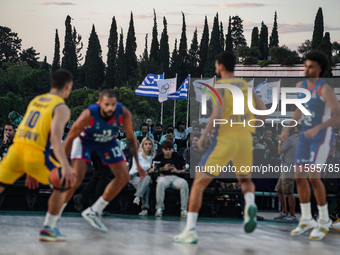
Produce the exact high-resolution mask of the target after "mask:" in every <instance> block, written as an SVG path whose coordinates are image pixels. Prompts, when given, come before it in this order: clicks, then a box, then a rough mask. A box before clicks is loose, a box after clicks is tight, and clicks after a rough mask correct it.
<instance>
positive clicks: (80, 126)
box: [64, 108, 91, 156]
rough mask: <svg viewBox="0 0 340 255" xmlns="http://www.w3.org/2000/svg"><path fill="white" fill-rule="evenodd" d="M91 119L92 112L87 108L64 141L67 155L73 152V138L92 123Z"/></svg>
mask: <svg viewBox="0 0 340 255" xmlns="http://www.w3.org/2000/svg"><path fill="white" fill-rule="evenodd" d="M90 120H91V112H90V109H88V108H87V109H85V110H84V111H83V112H82V113H81V114H80V116H79V118H78V119H77V120H76V121H75V122H74V124H73V125H72V127H71V129H70V131H69V132H68V134H67V137H66V140H65V142H64V149H65V152H66V155H67V156H69V155H70V153H71V149H72V142H73V140H74V139H75V138H76V137H78V136H79V135H80V133H81V132H82V131H83V130H84V128H85V127H86V126H88V125H89V124H90Z"/></svg>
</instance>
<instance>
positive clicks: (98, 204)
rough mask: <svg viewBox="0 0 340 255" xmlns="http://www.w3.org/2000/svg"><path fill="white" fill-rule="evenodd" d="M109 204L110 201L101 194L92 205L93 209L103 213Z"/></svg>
mask: <svg viewBox="0 0 340 255" xmlns="http://www.w3.org/2000/svg"><path fill="white" fill-rule="evenodd" d="M108 204H109V202H107V201H105V200H104V198H103V197H102V196H101V197H100V198H98V200H97V201H96V202H95V203H94V204H93V205H92V206H91V208H92V210H93V211H95V212H97V213H99V214H100V213H102V212H103V210H104V208H105V207H106V206H107V205H108Z"/></svg>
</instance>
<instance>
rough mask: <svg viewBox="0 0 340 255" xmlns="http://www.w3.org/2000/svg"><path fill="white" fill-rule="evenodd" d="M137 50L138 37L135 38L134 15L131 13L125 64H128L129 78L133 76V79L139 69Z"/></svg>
mask: <svg viewBox="0 0 340 255" xmlns="http://www.w3.org/2000/svg"><path fill="white" fill-rule="evenodd" d="M136 49H137V43H136V36H135V28H134V25H133V14H132V12H131V18H130V24H129V30H128V34H127V37H126V45H125V64H126V73H127V74H129V76H131V75H132V77H133V76H134V74H135V73H136V69H137V56H136Z"/></svg>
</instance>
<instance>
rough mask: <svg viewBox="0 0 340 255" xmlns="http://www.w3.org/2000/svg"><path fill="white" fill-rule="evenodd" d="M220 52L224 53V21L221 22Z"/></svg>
mask: <svg viewBox="0 0 340 255" xmlns="http://www.w3.org/2000/svg"><path fill="white" fill-rule="evenodd" d="M220 51H224V32H223V23H222V21H221V22H220Z"/></svg>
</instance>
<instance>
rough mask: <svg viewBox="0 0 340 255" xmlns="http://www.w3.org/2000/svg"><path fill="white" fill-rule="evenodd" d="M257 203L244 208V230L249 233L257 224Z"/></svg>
mask: <svg viewBox="0 0 340 255" xmlns="http://www.w3.org/2000/svg"><path fill="white" fill-rule="evenodd" d="M256 214H257V205H256V204H250V205H249V206H247V207H246V208H245V210H244V222H243V224H244V231H245V232H246V233H251V232H253V231H254V230H255V228H256V225H257V218H256Z"/></svg>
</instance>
